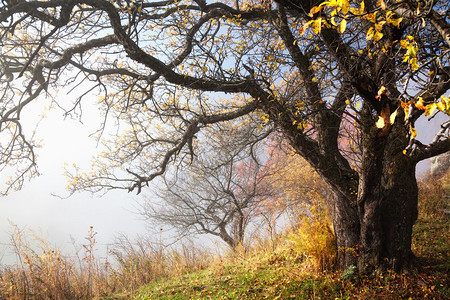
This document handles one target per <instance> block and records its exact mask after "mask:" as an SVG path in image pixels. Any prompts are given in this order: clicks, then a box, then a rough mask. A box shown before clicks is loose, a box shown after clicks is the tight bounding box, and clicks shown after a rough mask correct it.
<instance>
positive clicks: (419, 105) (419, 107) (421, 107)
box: [415, 97, 425, 110]
mask: <svg viewBox="0 0 450 300" xmlns="http://www.w3.org/2000/svg"><path fill="white" fill-rule="evenodd" d="M423 104H424V102H423V98H422V97H419V101H417V103H416V104H415V106H416V108H418V109H421V110H425V106H424V105H423Z"/></svg>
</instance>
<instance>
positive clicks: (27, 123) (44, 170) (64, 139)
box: [0, 100, 146, 264]
mask: <svg viewBox="0 0 450 300" xmlns="http://www.w3.org/2000/svg"><path fill="white" fill-rule="evenodd" d="M39 102H40V103H39ZM42 102H44V101H43V100H39V101H38V103H36V104H35V106H30V107H27V108H26V111H24V114H23V116H22V120H23V123H24V127H26V128H25V129H28V130H31V129H32V128H34V124H35V123H36V122H37V121H38V119H36V117H35V116H34V115H33V113H34V114H35V113H36V111H40V110H41V109H42V108H39V106H41V105H43V104H42ZM81 120H82V122H83V123H80V121H79V120H74V119H70V118H64V116H63V112H62V110H61V109H58V108H56V109H53V110H51V111H49V112H48V113H47V117H46V118H45V119H43V120H42V121H41V122H40V124H39V127H38V131H37V132H38V134H37V135H38V138H39V139H41V140H42V148H40V149H36V153H37V154H38V168H39V171H40V173H41V176H39V177H37V178H35V179H33V180H32V181H30V182H26V183H25V186H24V188H23V189H22V190H21V191H18V192H14V191H13V192H11V193H10V194H9V195H8V196H6V197H2V198H0V263H2V264H11V263H13V262H14V261H15V260H14V255H12V253H11V249H8V248H7V246H6V245H7V244H8V243H9V240H10V233H11V230H12V228H11V226H10V223H13V224H16V225H17V226H18V227H19V228H21V229H25V228H26V229H32V230H33V231H34V232H36V233H38V234H40V235H42V236H43V237H44V238H46V239H47V240H48V241H49V242H50V244H51V245H52V246H54V247H56V248H61V249H62V250H63V252H67V253H69V252H73V245H72V242H71V238H73V239H75V241H76V242H77V244H78V245H81V244H84V243H86V241H85V239H84V237H85V236H86V235H87V233H88V230H89V228H90V226H93V227H94V230H95V231H97V232H98V234H97V236H96V238H97V242H98V245H97V248H98V249H99V253H100V254H101V253H106V245H107V244H108V243H110V242H112V240H113V239H114V236H115V235H116V234H118V233H119V232H120V233H124V234H127V235H129V236H130V237H133V236H135V235H136V234H145V233H146V227H145V224H144V222H143V221H142V218H141V217H140V216H139V215H138V214H137V213H136V212H137V209H136V206H137V205H136V201H139V198H137V196H136V195H135V194H128V193H126V192H125V191H113V192H109V193H106V194H105V195H99V196H92V195H91V194H90V193H77V194H74V195H73V196H71V197H69V198H65V199H63V198H59V197H56V196H53V195H52V194H57V195H60V196H63V197H64V196H67V195H68V193H67V191H65V186H66V185H67V182H66V180H65V178H64V177H63V167H64V163H68V164H72V163H73V162H76V163H77V165H79V166H80V167H81V168H83V167H84V170H87V168H88V167H89V166H90V165H91V164H90V161H91V158H92V156H93V155H94V154H95V153H96V151H97V150H98V149H97V144H96V142H95V141H94V140H93V139H91V138H89V135H90V134H92V133H93V132H94V131H95V130H96V129H98V127H99V124H100V121H101V118H100V116H99V115H98V114H97V110H96V109H95V108H94V107H92V108H91V109H87V110H86V109H85V111H84V112H83V117H82V119H81ZM7 175H8V174H2V176H0V180H2V182H4V181H6V178H7Z"/></svg>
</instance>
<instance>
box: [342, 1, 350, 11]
mask: <svg viewBox="0 0 450 300" xmlns="http://www.w3.org/2000/svg"><path fill="white" fill-rule="evenodd" d="M341 3H342V7H341V8H342V13H343V14H344V15H346V14H348V10H349V9H350V2H349V1H348V0H342V1H341Z"/></svg>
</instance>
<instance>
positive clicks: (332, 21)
mask: <svg viewBox="0 0 450 300" xmlns="http://www.w3.org/2000/svg"><path fill="white" fill-rule="evenodd" d="M330 22H331V24H333V25H334V26H337V23H336V21H335V20H334V17H332V18H331V19H330Z"/></svg>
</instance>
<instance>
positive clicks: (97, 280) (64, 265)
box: [0, 225, 210, 299]
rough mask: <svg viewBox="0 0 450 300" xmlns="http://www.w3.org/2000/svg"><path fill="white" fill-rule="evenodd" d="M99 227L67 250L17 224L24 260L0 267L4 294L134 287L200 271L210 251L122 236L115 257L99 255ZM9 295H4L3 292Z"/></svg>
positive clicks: (94, 292) (42, 295) (14, 238)
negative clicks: (75, 247)
mask: <svg viewBox="0 0 450 300" xmlns="http://www.w3.org/2000/svg"><path fill="white" fill-rule="evenodd" d="M96 234H97V233H96V232H95V231H94V230H93V228H90V230H89V232H88V234H87V236H86V243H85V244H84V245H81V246H82V247H81V251H80V252H79V253H78V254H76V255H73V256H64V255H62V254H61V252H60V250H58V249H54V248H52V247H51V246H50V245H49V243H48V242H47V241H46V240H45V239H43V238H42V237H40V236H38V235H36V234H34V233H33V232H31V231H25V230H20V229H19V228H18V227H17V226H14V225H13V233H12V235H11V244H12V246H13V249H14V252H15V254H16V256H17V260H18V263H17V264H16V265H14V266H9V267H4V268H3V269H2V270H0V295H1V297H0V299H92V298H101V297H105V296H107V295H110V294H112V293H117V292H121V293H125V294H129V293H133V292H134V291H135V290H136V289H137V288H138V287H140V286H141V285H143V284H146V283H149V282H152V281H154V280H157V279H161V278H168V277H172V276H180V275H182V274H185V273H187V272H192V271H198V270H199V269H202V268H205V267H206V265H207V264H208V263H209V257H210V255H209V254H207V253H205V252H204V251H201V250H199V249H198V248H196V247H194V246H193V245H189V246H186V245H181V247H179V249H177V250H175V249H173V248H168V247H163V246H161V244H160V243H155V242H153V241H151V240H149V239H137V240H136V241H130V240H129V239H128V238H125V237H121V238H118V240H117V241H116V244H115V246H114V247H113V250H111V251H110V254H111V255H110V258H109V259H110V260H111V261H112V263H110V262H109V261H108V259H103V260H100V259H99V258H97V257H96V256H95V251H94V249H95V245H96V239H95V236H96ZM2 297H4V298H2Z"/></svg>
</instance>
